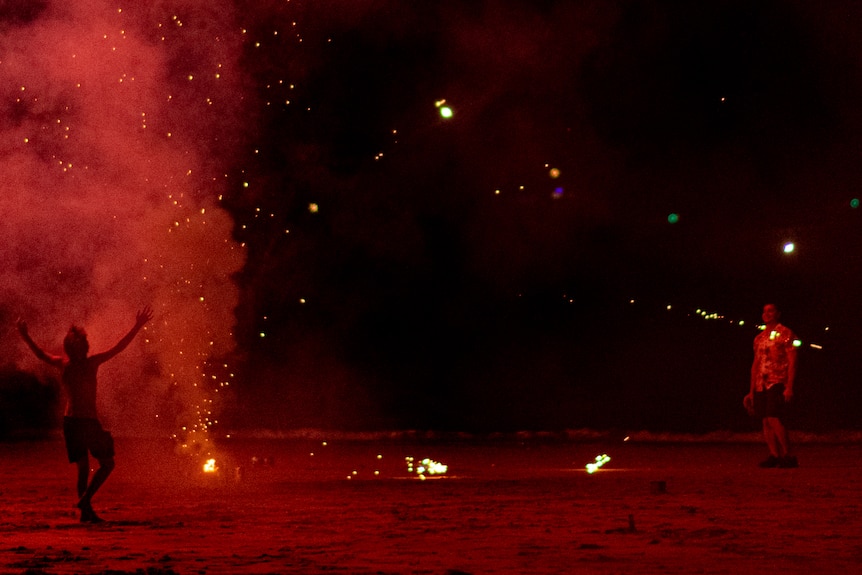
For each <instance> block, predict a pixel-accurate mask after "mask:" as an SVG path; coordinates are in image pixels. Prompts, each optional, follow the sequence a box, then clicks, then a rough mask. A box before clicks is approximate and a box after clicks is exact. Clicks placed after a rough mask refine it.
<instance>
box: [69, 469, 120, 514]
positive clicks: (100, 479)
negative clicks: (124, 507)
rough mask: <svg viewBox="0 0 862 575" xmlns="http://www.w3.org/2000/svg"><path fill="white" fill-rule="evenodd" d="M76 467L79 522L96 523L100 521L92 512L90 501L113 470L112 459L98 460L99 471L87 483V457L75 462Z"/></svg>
mask: <svg viewBox="0 0 862 575" xmlns="http://www.w3.org/2000/svg"><path fill="white" fill-rule="evenodd" d="M75 463H76V464H77V465H78V497H79V499H78V509H80V510H81V522H86V523H98V522H99V521H102V519H101V518H100V517H99V516H98V515H96V512H95V511H93V505H92V499H93V495H95V494H96V491H98V490H99V488H100V487H101V486H102V484H103V483H105V480H106V479H107V478H108V476H109V475H110V474H111V471H113V470H114V458H113V457H108V458H105V459H100V460H99V469H97V470H96V473H94V474H93V479H92V480H90V481H89V484H88V479H89V476H90V461H89V458H88V457H86V456H85V457H82V458H81V459H79V460H78V461H76V462H75Z"/></svg>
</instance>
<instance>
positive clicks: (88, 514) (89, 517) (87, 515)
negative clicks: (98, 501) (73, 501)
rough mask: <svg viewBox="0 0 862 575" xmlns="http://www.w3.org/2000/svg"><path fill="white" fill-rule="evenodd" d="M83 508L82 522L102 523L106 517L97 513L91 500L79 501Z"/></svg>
mask: <svg viewBox="0 0 862 575" xmlns="http://www.w3.org/2000/svg"><path fill="white" fill-rule="evenodd" d="M77 507H78V509H80V510H81V523H102V522H103V521H104V519H102V518H101V517H99V516H98V515H96V512H95V511H93V506H92V505H90V502H89V501H79V502H78V505H77Z"/></svg>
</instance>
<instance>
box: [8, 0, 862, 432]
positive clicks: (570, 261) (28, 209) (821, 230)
mask: <svg viewBox="0 0 862 575" xmlns="http://www.w3.org/2000/svg"><path fill="white" fill-rule="evenodd" d="M68 4H69V6H72V5H74V7H73V8H70V7H67V6H66V3H52V2H48V1H45V2H41V3H33V2H23V1H22V2H17V3H16V2H11V3H5V4H4V5H3V6H4V7H3V8H0V18H2V28H0V77H4V78H5V80H4V81H3V84H4V87H3V88H2V90H3V94H2V98H3V107H2V131H3V136H4V140H5V142H4V143H3V144H2V146H3V147H2V149H0V154H2V156H0V159H2V167H3V170H4V172H5V173H6V174H9V176H8V177H7V178H6V181H7V186H8V187H9V189H10V191H9V192H8V195H7V197H6V198H4V199H3V200H0V208H2V209H3V212H4V214H12V215H11V216H7V217H6V218H4V220H5V223H4V224H3V225H2V228H4V229H3V238H4V242H5V244H6V245H7V246H8V247H7V249H6V250H5V251H6V258H5V259H6V261H4V268H5V269H4V270H3V271H2V272H0V273H2V275H0V284H2V291H0V296H2V300H0V305H2V310H0V311H2V316H3V318H4V319H6V320H7V322H6V323H7V324H9V325H10V327H9V329H8V333H4V334H3V335H2V340H0V343H2V345H3V348H4V349H8V350H10V351H9V354H8V356H9V358H11V359H10V360H8V361H7V363H8V364H13V365H15V366H19V367H20V368H22V369H27V370H33V371H35V372H36V373H37V374H39V375H40V377H42V378H43V379H44V378H45V377H46V376H45V375H44V372H41V371H38V370H39V368H38V366H36V365H35V362H34V361H33V360H32V359H30V358H27V356H26V355H24V353H23V352H22V350H21V348H22V347H23V346H22V345H21V344H20V342H19V341H17V339H16V338H17V335H16V334H14V330H12V328H11V324H12V322H14V319H15V318H16V317H18V316H20V315H24V316H26V317H27V318H28V320H29V321H30V323H31V326H32V328H31V331H32V332H33V335H34V337H35V338H36V339H37V341H42V342H45V344H46V347H49V345H48V344H49V343H51V342H56V343H55V347H57V346H58V345H59V341H60V340H61V338H62V334H63V332H64V330H65V328H66V325H67V324H68V323H70V322H72V321H79V322H82V323H84V324H85V325H88V326H89V325H92V324H94V325H95V326H96V328H95V329H93V330H91V331H97V332H101V334H104V335H103V336H102V338H103V339H102V340H101V341H104V342H105V343H106V344H110V343H112V342H111V340H112V339H115V338H116V337H119V336H120V335H122V333H124V330H126V329H128V327H130V326H131V323H132V319H133V317H134V310H135V309H137V308H138V307H141V306H142V305H143V304H145V303H148V301H149V302H151V303H152V304H153V305H154V308H155V309H156V314H157V315H156V319H155V321H154V324H153V326H151V328H150V329H149V332H148V335H147V337H146V338H145V341H144V344H143V345H142V346H140V348H139V349H138V350H137V351H130V352H128V353H129V355H130V356H131V358H127V359H125V360H124V361H125V362H126V363H123V364H120V365H119V366H118V368H117V370H116V371H114V372H106V373H104V374H103V382H105V383H103V387H108V388H110V389H109V390H108V391H105V392H104V397H105V402H106V403H107V406H106V408H105V412H106V413H107V415H106V417H107V418H108V419H109V420H110V421H111V423H113V425H114V427H115V428H123V427H124V426H126V427H127V428H128V427H134V428H138V429H140V428H150V427H152V426H153V424H152V422H153V421H154V420H155V419H158V420H159V422H160V425H164V426H166V427H168V428H170V427H171V426H177V425H180V423H175V422H177V421H182V420H183V418H186V419H188V418H189V417H190V414H192V418H194V416H197V417H198V418H199V419H200V418H201V417H203V420H204V424H203V426H204V427H205V428H206V430H207V431H208V432H212V431H213V430H216V431H218V432H219V433H220V432H222V431H224V430H226V429H234V428H243V427H268V428H275V429H279V430H287V429H294V428H306V427H313V428H325V429H349V430H362V429H436V430H463V431H511V430H522V429H536V430H557V429H577V428H587V427H588V428H599V429H653V430H662V431H692V432H703V431H710V430H715V429H752V428H754V427H755V426H753V425H752V423H751V422H749V421H748V420H747V417H746V416H745V413H744V411H743V410H742V406H741V400H742V397H743V395H744V394H745V393H746V392H747V390H748V385H749V381H748V377H749V376H748V372H749V368H750V363H751V359H752V351H751V342H752V339H753V338H754V336H755V335H756V334H757V332H758V331H757V325H758V323H759V315H760V309H761V308H762V306H763V304H765V303H767V302H776V303H777V304H779V306H780V307H781V308H782V309H783V310H784V317H783V319H784V320H785V323H786V325H788V326H790V327H791V328H792V329H794V331H796V333H797V334H798V336H799V338H800V339H801V340H802V342H803V344H802V347H801V348H800V375H799V379H798V384H797V404H798V405H797V407H796V411H795V413H794V414H793V417H794V420H793V424H794V425H795V426H796V427H802V428H806V429H810V430H815V431H817V430H832V429H844V428H855V427H857V426H858V423H859V422H858V421H857V417H856V415H855V413H854V411H855V409H854V406H855V405H856V404H858V402H859V401H860V400H862V391H860V386H859V375H858V369H857V366H856V362H857V360H856V355H857V350H858V349H859V346H860V344H862V336H860V333H859V329H858V318H859V316H860V311H862V305H860V302H859V293H860V291H862V290H860V288H862V265H860V264H862V256H860V250H862V220H860V218H862V207H857V205H858V199H857V198H862V190H860V188H859V182H860V181H862V162H860V160H862V157H860V154H862V136H860V134H862V132H860V128H862V112H860V110H862V108H860V102H862V85H860V80H862V70H860V57H859V55H860V54H862V34H860V32H859V30H862V7H860V6H859V5H857V4H856V3H853V2H849V1H846V2H845V1H840V2H830V3H827V4H821V3H811V2H786V1H785V2H777V1H776V2H757V3H752V2H745V1H739V2H732V1H729V2H696V3H689V2H655V1H643V2H619V3H613V2H605V1H594V2H586V1H584V2H580V1H577V2H575V1H573V2H566V1H550V0H549V1H529V2H528V1H526V0H524V1H514V0H506V1H496V2H494V1H489V2H466V3H465V2H458V1H442V2H430V3H429V2H410V1H407V0H400V1H395V0H390V1H386V0H383V1H371V0H367V1H366V0H350V1H347V0H342V1H333V0H305V1H298V0H290V1H284V0H281V1H275V0H271V1H270V0H268V1H252V0H246V1H240V0H236V1H235V2H233V3H231V2H206V3H203V2H194V1H192V0H177V1H165V2H160V3H157V4H155V5H154V6H152V7H140V6H137V5H136V4H135V3H123V2H115V3H111V6H110V7H105V6H103V5H102V3H101V2H94V1H93V2H88V1H81V2H73V3H68ZM72 54H75V56H74V61H75V62H80V60H84V61H83V62H80V64H81V65H80V67H79V68H75V67H74V66H72V67H71V68H70V64H69V63H70V62H72V59H71V58H72V56H71V55H72ZM80 78H84V81H83V82H82V81H80ZM123 80H125V81H123ZM132 80H133V81H132ZM76 84H77V89H76V88H75V86H76ZM130 84H131V85H130ZM83 92H86V93H84V94H82V93H83ZM446 111H451V117H446V115H445V114H444V112H446ZM142 118H143V119H142ZM142 126H143V127H142ZM64 128H65V131H64ZM69 134H71V135H72V136H71V140H70V139H69ZM64 136H65V138H64ZM73 165H74V168H73ZM81 166H83V167H81ZM61 171H62V174H60V172H61ZM70 172H72V175H70ZM47 206H50V207H51V208H52V209H49V208H48V207H47ZM204 220H205V221H204ZM790 242H792V243H793V245H794V249H793V251H791V252H787V251H785V246H786V245H787V244H788V243H790ZM58 277H61V278H62V279H58ZM34 285H35V286H36V287H34ZM126 324H128V325H126ZM812 344H813V345H815V346H816V347H812ZM96 347H99V346H98V345H96ZM189 358H191V359H189ZM138 373H143V374H144V377H145V379H146V382H147V383H146V384H145V389H146V395H147V397H148V398H149V399H150V400H151V401H148V407H147V408H146V409H141V408H140V407H139V406H135V401H136V393H139V392H140V389H141V386H140V385H138V384H137V383H135V382H136V380H135V378H136V377H137V374H138ZM111 377H114V378H115V379H116V378H119V379H120V382H119V383H117V384H115V386H114V387H112V388H111V387H110V385H111V384H109V383H107V381H110V378H111ZM201 380H203V382H208V383H207V385H206V386H204V385H203V384H201V385H198V383H194V384H191V387H190V384H189V382H190V381H196V382H200V381H201ZM138 381H139V380H138ZM192 387H193V388H194V389H191V388H192ZM217 392H220V393H217ZM201 406H203V408H202V407H201ZM129 411H133V412H134V413H135V414H136V415H135V416H134V417H133V418H131V420H130V419H129V415H128V413H129ZM202 411H203V412H204V413H205V415H204V416H201V412H202ZM206 416H211V417H212V419H213V421H209V420H208V419H207V417H206ZM217 417H218V418H220V419H221V421H220V422H219V423H215V419H216V418H217ZM167 420H170V421H171V423H170V424H169V423H166V421H167Z"/></svg>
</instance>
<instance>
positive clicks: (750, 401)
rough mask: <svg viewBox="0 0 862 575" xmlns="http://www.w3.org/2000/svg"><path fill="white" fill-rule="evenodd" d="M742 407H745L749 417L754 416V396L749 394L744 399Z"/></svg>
mask: <svg viewBox="0 0 862 575" xmlns="http://www.w3.org/2000/svg"><path fill="white" fill-rule="evenodd" d="M742 405H743V406H744V407H745V411H747V412H748V415H754V396H753V395H752V394H750V393H749V394H748V395H746V396H745V397H744V398H742Z"/></svg>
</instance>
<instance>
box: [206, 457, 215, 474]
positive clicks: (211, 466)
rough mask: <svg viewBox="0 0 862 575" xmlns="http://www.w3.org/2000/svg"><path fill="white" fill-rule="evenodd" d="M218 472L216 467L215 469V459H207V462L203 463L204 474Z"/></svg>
mask: <svg viewBox="0 0 862 575" xmlns="http://www.w3.org/2000/svg"><path fill="white" fill-rule="evenodd" d="M216 471H218V467H216V460H215V459H207V462H206V463H204V473H215V472H216Z"/></svg>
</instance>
